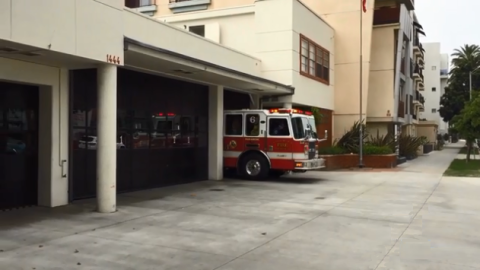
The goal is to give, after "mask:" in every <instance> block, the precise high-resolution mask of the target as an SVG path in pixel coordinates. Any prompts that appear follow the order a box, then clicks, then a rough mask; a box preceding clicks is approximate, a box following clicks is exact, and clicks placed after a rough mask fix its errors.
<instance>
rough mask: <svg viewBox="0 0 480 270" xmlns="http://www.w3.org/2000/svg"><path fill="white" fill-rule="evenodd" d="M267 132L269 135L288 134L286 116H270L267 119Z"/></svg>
mask: <svg viewBox="0 0 480 270" xmlns="http://www.w3.org/2000/svg"><path fill="white" fill-rule="evenodd" d="M268 134H269V135H271V136H290V130H289V128H288V121H287V119H286V118H270V119H269V120H268Z"/></svg>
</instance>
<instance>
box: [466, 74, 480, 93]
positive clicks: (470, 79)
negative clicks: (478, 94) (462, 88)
mask: <svg viewBox="0 0 480 270" xmlns="http://www.w3.org/2000/svg"><path fill="white" fill-rule="evenodd" d="M479 68H480V66H478V67H476V68H475V69H473V70H472V71H470V72H469V73H468V79H469V83H470V89H469V93H470V100H472V73H473V72H475V70H477V69H479Z"/></svg>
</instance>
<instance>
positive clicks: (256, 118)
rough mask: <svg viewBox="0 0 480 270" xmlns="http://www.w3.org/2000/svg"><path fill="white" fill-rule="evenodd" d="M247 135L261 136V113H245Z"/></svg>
mask: <svg viewBox="0 0 480 270" xmlns="http://www.w3.org/2000/svg"><path fill="white" fill-rule="evenodd" d="M245 120H246V121H245V136H259V135H260V115H258V114H247V115H245Z"/></svg>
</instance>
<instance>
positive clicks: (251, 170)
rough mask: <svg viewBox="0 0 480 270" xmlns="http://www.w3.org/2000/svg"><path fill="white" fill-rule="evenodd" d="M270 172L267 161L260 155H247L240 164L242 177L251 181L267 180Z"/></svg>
mask: <svg viewBox="0 0 480 270" xmlns="http://www.w3.org/2000/svg"><path fill="white" fill-rule="evenodd" d="M269 170H270V166H269V165H268V161H267V159H266V158H265V157H264V156H262V155H260V154H258V153H251V154H247V155H246V156H244V157H243V158H242V162H241V164H240V175H241V176H242V177H244V178H246V179H249V180H261V179H265V178H267V176H268V172H269Z"/></svg>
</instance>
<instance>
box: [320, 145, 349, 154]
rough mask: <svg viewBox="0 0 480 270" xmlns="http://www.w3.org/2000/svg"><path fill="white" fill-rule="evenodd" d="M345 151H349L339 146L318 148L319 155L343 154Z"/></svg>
mask: <svg viewBox="0 0 480 270" xmlns="http://www.w3.org/2000/svg"><path fill="white" fill-rule="evenodd" d="M345 153H347V152H346V151H345V150H344V149H343V148H341V147H338V146H330V147H320V149H318V154H319V155H342V154H345Z"/></svg>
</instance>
